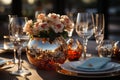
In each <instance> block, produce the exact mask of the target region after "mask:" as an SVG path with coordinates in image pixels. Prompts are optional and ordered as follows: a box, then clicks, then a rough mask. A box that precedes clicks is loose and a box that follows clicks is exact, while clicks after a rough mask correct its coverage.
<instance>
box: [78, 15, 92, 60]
mask: <svg viewBox="0 0 120 80" xmlns="http://www.w3.org/2000/svg"><path fill="white" fill-rule="evenodd" d="M93 31H94V19H93V15H92V14H90V13H78V14H77V20H76V32H77V34H78V35H79V36H80V37H82V39H83V48H84V51H83V58H84V59H86V57H87V54H86V52H87V42H88V39H89V38H90V37H91V36H92V35H93ZM88 56H89V55H88Z"/></svg>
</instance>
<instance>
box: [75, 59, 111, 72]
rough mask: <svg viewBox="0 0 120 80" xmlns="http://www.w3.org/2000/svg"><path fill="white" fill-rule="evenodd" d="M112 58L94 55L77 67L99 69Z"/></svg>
mask: <svg viewBox="0 0 120 80" xmlns="http://www.w3.org/2000/svg"><path fill="white" fill-rule="evenodd" d="M110 60H111V59H110V58H105V57H102V58H100V57H93V58H89V59H87V60H85V61H84V62H83V63H81V64H80V65H78V66H77V68H82V69H89V70H97V69H100V68H102V67H104V66H105V65H106V64H107V63H108V62H109V61H110Z"/></svg>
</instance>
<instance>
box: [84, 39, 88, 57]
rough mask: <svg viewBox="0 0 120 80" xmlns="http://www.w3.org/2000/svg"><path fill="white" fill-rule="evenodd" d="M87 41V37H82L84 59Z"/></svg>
mask: <svg viewBox="0 0 120 80" xmlns="http://www.w3.org/2000/svg"><path fill="white" fill-rule="evenodd" d="M87 42H88V39H87V38H84V39H83V48H84V53H83V58H84V59H86V52H87Z"/></svg>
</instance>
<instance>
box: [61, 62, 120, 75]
mask: <svg viewBox="0 0 120 80" xmlns="http://www.w3.org/2000/svg"><path fill="white" fill-rule="evenodd" d="M66 64H67V62H66V63H64V64H62V65H61V66H60V67H61V68H62V69H64V70H67V71H70V72H74V73H79V74H86V75H94V74H95V75H100V74H109V73H114V72H116V71H120V68H119V69H114V68H113V69H110V70H106V71H96V72H91V71H89V72H88V71H80V70H75V69H72V68H71V67H70V66H69V65H67V67H68V68H66V67H65V66H63V65H66ZM111 64H114V63H113V62H111Z"/></svg>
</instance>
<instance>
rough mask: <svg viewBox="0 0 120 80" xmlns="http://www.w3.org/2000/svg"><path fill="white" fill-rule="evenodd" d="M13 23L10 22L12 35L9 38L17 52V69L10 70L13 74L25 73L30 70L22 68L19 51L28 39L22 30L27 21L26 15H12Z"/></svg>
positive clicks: (21, 74)
mask: <svg viewBox="0 0 120 80" xmlns="http://www.w3.org/2000/svg"><path fill="white" fill-rule="evenodd" d="M12 19H13V23H12V24H11V25H12V26H11V30H12V36H11V40H12V41H13V44H14V45H15V46H16V47H17V53H18V69H17V71H14V72H12V73H11V74H13V75H20V76H23V75H27V74H29V73H30V72H29V71H28V70H25V69H23V68H22V63H21V52H22V50H23V48H24V47H25V46H24V44H25V43H26V42H27V41H28V40H29V37H27V36H25V34H24V32H23V27H24V25H25V23H26V21H27V18H26V17H14V18H12Z"/></svg>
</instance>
